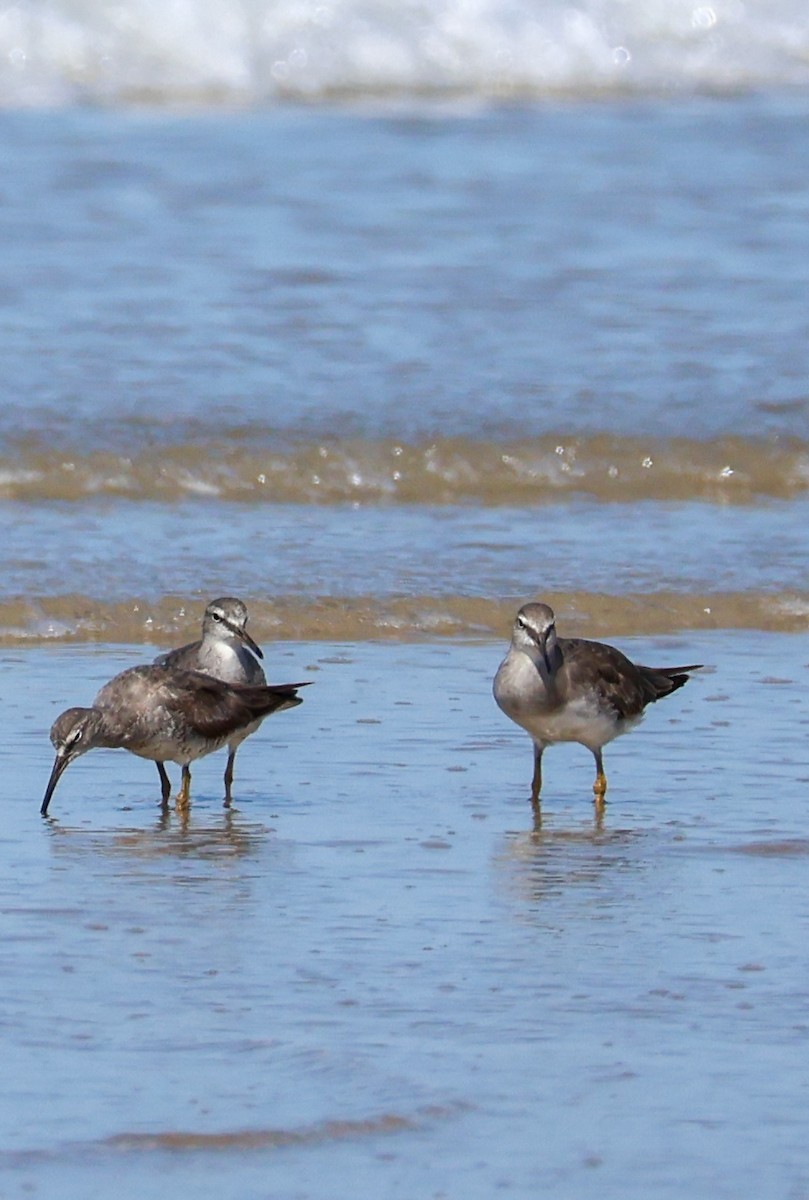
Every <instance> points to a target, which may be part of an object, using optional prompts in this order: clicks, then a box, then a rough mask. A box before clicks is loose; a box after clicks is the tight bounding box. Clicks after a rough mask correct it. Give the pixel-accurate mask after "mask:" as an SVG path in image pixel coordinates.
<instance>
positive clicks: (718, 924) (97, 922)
mask: <svg viewBox="0 0 809 1200" xmlns="http://www.w3.org/2000/svg"><path fill="white" fill-rule="evenodd" d="M621 645H622V646H623V647H624V648H626V649H627V650H629V652H630V653H632V654H633V655H634V656H635V657H637V658H640V659H641V660H646V661H654V660H656V659H657V660H660V659H668V658H670V657H671V656H672V655H675V656H677V655H679V656H680V657H682V655H683V654H685V656H686V658H688V659H693V658H695V657H696V658H701V659H702V660H703V661H705V662H706V663H708V664H710V667H711V670H710V671H707V672H705V673H703V675H702V676H701V677H698V678H695V679H694V680H693V681H692V682H691V683H690V684H689V685H688V687H687V689H685V690H684V691H683V692H680V693H678V694H677V695H676V696H674V697H672V698H671V699H669V700H668V701H666V702H664V703H661V704H660V705H658V706H656V707H655V708H654V709H653V710H652V711H651V712H650V713H649V715H648V717H647V719H646V722H645V724H644V726H643V727H642V728H641V729H639V730H636V731H634V732H633V733H632V734H631V735H629V736H627V737H626V738H623V739H619V741H618V742H617V743H614V744H613V745H611V746H610V747H608V749H607V753H606V766H607V772H608V775H609V779H610V792H609V796H608V799H609V803H608V806H607V811H606V816H605V818H604V821H603V824H602V825H600V826H599V825H597V824H596V822H595V820H594V814H593V806H592V800H591V792H590V787H591V783H592V779H591V773H592V761H591V758H590V755H589V754H588V753H587V752H586V751H584V750H583V749H581V748H580V747H566V748H561V747H560V748H556V749H555V750H554V751H552V752H549V754H548V756H547V764H546V779H545V786H546V796H545V805H544V814H543V821H542V824H541V826H540V827H535V826H534V823H533V820H532V816H531V810H530V805H529V803H528V801H527V790H528V784H529V779H530V769H531V752H530V744H529V742H528V739H527V738H526V737H525V735H524V734H522V733H521V732H520V731H519V730H517V729H516V728H515V727H513V726H511V725H510V724H509V723H508V722H507V721H506V720H505V718H503V717H502V716H501V714H500V713H499V712H498V711H497V709H496V708H495V706H494V704H493V701H492V700H491V697H490V693H489V688H490V679H491V675H492V672H493V670H494V669H495V667H496V665H497V662H498V661H499V658H500V656H501V654H502V651H503V646H502V644H500V643H491V642H487V643H485V644H481V643H477V644H475V643H467V642H461V641H456V642H452V643H444V644H440V643H434V644H424V645H398V646H396V645H394V646H391V645H387V646H383V645H376V644H373V643H362V644H349V643H345V644H337V645H333V646H329V645H324V644H317V645H305V644H291V645H286V646H284V647H283V648H282V647H280V646H278V647H275V648H272V651H271V653H272V659H273V674H274V675H275V676H276V677H281V676H287V675H290V676H292V675H294V676H295V677H296V678H297V677H299V676H301V675H302V676H303V677H306V676H307V675H309V676H310V677H312V678H314V679H315V680H316V686H314V687H312V688H311V689H309V690H308V692H307V695H306V701H305V704H304V705H303V706H302V707H301V708H299V709H297V710H294V711H292V712H288V713H283V714H280V715H279V716H278V717H276V718H273V719H272V720H271V721H268V722H267V723H266V724H265V725H264V727H263V729H262V730H261V731H260V733H259V734H258V735H256V736H255V737H254V738H252V739H251V740H250V741H249V742H248V743H246V745H245V746H243V747H242V749H241V751H240V754H239V759H238V761H237V784H236V795H237V804H236V807H235V809H234V810H233V811H231V812H229V813H227V812H225V811H224V810H223V809H222V808H221V806H220V803H221V782H222V778H221V772H222V769H223V767H224V760H223V756H221V755H220V756H216V757H215V758H209V759H207V760H204V761H203V762H201V763H198V764H197V766H196V769H195V771H194V792H193V794H194V802H193V805H192V809H191V812H190V815H189V816H188V818H187V819H181V818H180V817H178V816H177V815H176V814H175V813H174V812H172V813H171V814H170V815H169V816H168V817H164V816H161V814H160V810H159V806H158V800H159V790H158V787H157V774H156V772H155V771H154V770H153V768H152V766H151V764H150V763H145V762H142V761H140V760H137V759H135V758H134V757H131V756H128V755H126V754H123V753H121V752H106V751H105V752H97V753H93V754H91V755H89V756H87V757H86V758H83V759H81V760H80V761H79V762H77V763H76V764H74V765H73V766H72V767H71V768H70V769H69V770H68V771H67V773H66V774H65V776H64V778H63V779H62V781H61V783H60V785H59V788H58V790H57V792H56V795H55V797H54V801H53V804H52V808H51V813H52V818H51V819H49V820H45V821H43V820H42V819H41V818H40V817H39V816H38V811H37V810H38V803H39V800H40V798H41V793H42V790H43V788H44V784H45V781H46V779H47V775H48V771H49V768H50V761H51V751H50V746H49V745H48V742H47V737H46V730H47V726H48V724H49V722H50V720H51V719H52V717H53V716H54V715H55V713H56V712H57V711H59V710H60V709H61V708H62V707H64V706H66V705H67V704H68V703H74V702H81V701H82V700H86V699H88V698H89V697H91V696H92V694H93V693H94V691H95V689H96V687H97V686H98V683H99V682H100V681H101V680H102V679H104V678H106V677H107V676H108V675H110V674H111V673H112V672H113V671H114V670H116V669H119V668H121V667H123V666H124V665H126V664H128V663H132V662H134V661H138V659H139V656H141V654H142V649H141V648H139V647H132V648H127V647H115V646H105V647H92V648H88V647H76V648H70V649H63V648H62V649H60V648H32V649H28V650H18V651H11V650H6V651H5V652H4V655H3V667H4V670H3V672H2V676H1V677H0V679H1V680H2V682H1V683H0V688H2V695H3V709H4V713H5V718H6V722H7V736H6V738H5V739H4V743H3V746H2V748H1V749H0V757H1V758H2V766H3V769H4V771H5V774H6V780H7V783H6V823H5V827H4V830H5V831H4V835H3V857H4V862H5V867H4V871H3V874H2V879H0V908H1V909H2V920H3V927H4V937H3V941H2V950H1V951H0V953H2V957H3V977H4V980H5V985H4V995H3V1000H2V1006H1V1011H2V1017H1V1019H2V1025H3V1029H4V1046H5V1048H4V1072H3V1076H4V1080H3V1084H2V1091H3V1093H4V1099H3V1103H2V1104H0V1181H1V1182H0V1190H2V1191H3V1194H6V1195H15V1196H16V1195H22V1194H24V1193H25V1192H28V1191H30V1190H35V1191H36V1190H39V1191H43V1192H45V1191H47V1192H49V1193H50V1192H53V1191H54V1190H55V1189H56V1190H58V1192H59V1195H60V1196H63V1197H65V1198H66V1200H69V1198H70V1197H72V1196H77V1197H78V1196H81V1197H86V1196H88V1195H102V1194H107V1193H108V1192H109V1190H110V1188H111V1187H112V1186H113V1180H114V1181H115V1183H114V1186H115V1189H116V1191H117V1192H118V1194H120V1195H122V1196H124V1197H126V1196H129V1195H132V1196H138V1197H139V1198H140V1197H151V1196H155V1197H156V1196H158V1195H163V1194H165V1187H166V1179H167V1177H168V1178H170V1180H171V1182H172V1186H173V1187H175V1188H179V1189H180V1190H181V1191H183V1192H184V1193H185V1192H190V1191H192V1190H193V1191H194V1192H195V1194H198V1195H199V1196H201V1197H207V1196H210V1197H214V1196H216V1197H221V1196H223V1195H224V1196H229V1195H233V1196H237V1195H238V1196H245V1195H266V1194H270V1193H271V1194H272V1195H273V1196H278V1197H290V1198H291V1197H293V1196H294V1197H304V1196H305V1197H315V1198H318V1200H320V1198H321V1197H337V1196H340V1195H344V1194H345V1190H346V1187H349V1188H350V1190H351V1191H352V1193H356V1194H368V1195H370V1194H378V1193H380V1192H384V1193H385V1194H386V1195H392V1196H402V1197H405V1196H412V1195H414V1194H415V1195H425V1196H426V1195H430V1196H438V1195H447V1196H461V1195H463V1196H472V1197H477V1196H480V1197H484V1196H490V1195H491V1194H492V1192H493V1191H494V1190H503V1191H505V1192H507V1193H508V1192H511V1193H513V1194H517V1195H529V1194H536V1192H537V1191H538V1190H540V1189H544V1190H550V1191H552V1192H553V1193H554V1194H556V1195H576V1196H583V1197H587V1196H590V1195H593V1196H595V1195H598V1196H600V1197H605V1196H606V1197H611V1196H615V1197H619V1196H620V1197H624V1196H627V1195H630V1196H635V1195H637V1196H639V1197H640V1196H648V1195H649V1194H650V1192H654V1194H655V1195H659V1196H665V1197H672V1198H674V1197H677V1198H679V1197H686V1196H688V1195H693V1194H694V1193H695V1192H697V1193H699V1194H706V1195H707V1194H710V1195H716V1196H728V1197H730V1196H734V1197H738V1196H750V1197H753V1196H755V1197H759V1196H761V1195H762V1194H769V1195H801V1194H802V1193H803V1191H805V1190H806V1187H807V1183H809V1160H807V1156H806V1150H805V1145H806V1134H807V1119H806V1115H805V1109H806V1105H805V1103H804V1100H805V1094H806V1082H805V1072H804V1070H803V1057H802V1050H803V1046H804V1042H805V1038H806V1010H807V1001H808V1000H809V995H808V994H807V988H806V972H805V969H804V968H805V961H806V951H805V945H806V929H807V921H808V920H809V908H808V907H807V902H806V886H805V883H806V869H807V861H809V838H807V836H806V827H805V793H806V786H807V781H808V780H809V758H808V757H807V752H806V744H807V743H806V733H807V724H809V708H808V707H807V700H806V689H805V674H806V668H807V665H809V639H807V637H806V635H791V636H788V635H776V634H766V633H761V632H758V633H717V632H711V633H700V634H698V635H692V636H690V637H688V638H685V639H682V638H671V637H667V638H665V639H637V640H634V641H633V640H629V641H623V640H622V641H621ZM765 714H766V715H765Z"/></svg>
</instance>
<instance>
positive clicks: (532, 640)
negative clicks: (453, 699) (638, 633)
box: [493, 603, 701, 809]
mask: <svg viewBox="0 0 809 1200" xmlns="http://www.w3.org/2000/svg"><path fill="white" fill-rule="evenodd" d="M700 665H701V664H696V665H693V666H689V667H642V666H640V664H638V663H633V662H631V661H630V660H629V659H628V658H627V657H626V655H624V654H622V653H621V651H620V650H616V649H615V647H614V646H607V645H605V644H604V643H603V642H589V641H586V640H585V639H584V638H560V637H558V636H557V633H556V621H555V618H554V615H553V609H551V608H550V607H549V606H548V605H547V604H536V603H534V604H524V605H523V607H522V608H521V609H520V611H519V612H518V613H517V617H516V620H515V622H514V628H513V631H512V636H511V646H510V647H509V651H508V654H507V655H506V657H505V658H504V659H503V661H502V663H501V664H500V667H499V669H498V671H497V674H496V675H495V677H494V689H493V690H494V698H495V700H496V701H497V704H498V705H499V706H500V708H501V709H502V710H503V712H504V713H505V714H506V716H507V717H511V719H512V721H515V722H516V723H517V724H518V725H521V726H522V727H523V729H525V730H527V732H528V733H529V734H530V735H531V738H532V740H533V743H534V776H533V780H532V782H531V803H532V804H533V806H534V808H535V809H537V808H538V807H539V793H540V790H541V788H542V753H543V751H544V750H545V748H546V747H547V746H551V745H553V744H554V743H555V742H579V743H580V744H581V745H582V746H586V747H587V749H588V750H590V751H591V753H592V754H593V757H594V758H595V762H596V777H595V782H594V784H593V792H594V794H595V802H596V805H597V806H598V807H599V808H600V807H602V806H603V804H604V795H605V793H606V791H607V777H606V775H605V774H604V764H603V762H602V758H601V750H602V747H604V746H605V745H606V744H607V742H611V741H612V739H613V738H616V737H618V736H619V735H620V734H622V733H626V732H628V730H630V729H632V728H633V727H634V726H635V725H637V724H638V723H639V722H640V721H641V720H642V719H643V715H644V709H645V708H646V706H647V704H652V703H654V701H655V700H660V699H662V698H663V696H668V695H670V694H671V693H672V692H676V691H677V689H678V688H681V687H682V686H683V684H684V683H687V682H688V677H689V672H691V671H696V670H699V666H700Z"/></svg>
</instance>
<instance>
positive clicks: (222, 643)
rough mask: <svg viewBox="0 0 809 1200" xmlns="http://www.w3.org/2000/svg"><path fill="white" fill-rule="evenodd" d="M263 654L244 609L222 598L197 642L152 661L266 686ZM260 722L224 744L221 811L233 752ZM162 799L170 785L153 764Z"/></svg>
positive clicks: (210, 611) (205, 621)
mask: <svg viewBox="0 0 809 1200" xmlns="http://www.w3.org/2000/svg"><path fill="white" fill-rule="evenodd" d="M263 657H264V654H263V652H262V650H261V647H260V646H258V645H256V643H255V642H254V641H253V639H252V638H251V636H250V634H249V633H248V632H247V606H246V605H245V604H244V602H243V601H241V600H239V599H237V598H236V597H235V596H223V597H221V599H219V600H212V601H211V603H210V604H209V605H208V607H207V608H206V609H205V614H204V616H203V618H202V637H201V638H200V640H199V641H198V642H190V643H189V644H188V645H187V646H179V647H178V648H177V649H176V650H169V651H168V652H167V653H166V654H161V655H160V656H159V657H158V658H156V659H155V662H156V663H157V664H158V665H159V666H163V667H173V668H174V669H176V670H182V671H203V672H204V673H205V674H206V675H213V677H214V679H221V680H223V681H224V682H225V683H239V684H250V685H262V684H266V682H267V680H266V678H265V676H264V672H263V670H262V669H261V665H260V663H259V661H258V660H259V659H260V658H263ZM260 724H261V719H259V720H257V721H255V722H253V723H252V724H251V725H249V726H248V727H247V728H246V729H243V730H240V731H239V732H238V733H234V735H233V737H232V738H231V739H230V741H229V742H228V761H227V766H226V767H225V808H230V804H231V799H232V795H231V789H232V787H233V765H234V763H235V761H236V751H237V750H238V748H239V746H241V744H242V742H243V741H244V739H245V738H247V737H249V736H250V734H251V733H255V732H256V730H257V729H258V727H259V725H260ZM157 770H158V774H159V775H160V786H161V789H162V791H163V798H164V799H168V797H169V796H170V795H171V784H170V783H169V778H168V775H167V774H166V770H165V768H164V766H163V764H162V762H158V764H157Z"/></svg>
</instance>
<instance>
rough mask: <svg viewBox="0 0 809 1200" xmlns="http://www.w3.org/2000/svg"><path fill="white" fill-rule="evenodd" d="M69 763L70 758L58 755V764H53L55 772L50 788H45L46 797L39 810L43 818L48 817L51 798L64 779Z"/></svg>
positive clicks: (50, 780)
mask: <svg viewBox="0 0 809 1200" xmlns="http://www.w3.org/2000/svg"><path fill="white" fill-rule="evenodd" d="M69 762H70V759H69V758H67V757H65V756H63V755H59V754H57V756H56V762H55V763H54V764H53V770H52V771H51V777H50V779H49V780H48V786H47V787H46V788H45V796H44V799H43V801H42V807H41V808H40V810H39V811H40V813H41V814H42V816H43V817H45V816H47V815H48V805H49V804H50V802H51V796H52V795H53V793H54V792H55V791H56V785H57V783H58V782H59V780H60V779H61V778H62V774H63V772H64V769H65V767H66V766H67V764H68V763H69Z"/></svg>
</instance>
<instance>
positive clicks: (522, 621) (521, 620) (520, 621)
mask: <svg viewBox="0 0 809 1200" xmlns="http://www.w3.org/2000/svg"><path fill="white" fill-rule="evenodd" d="M517 624H518V625H519V627H520V629H525V618H524V617H517Z"/></svg>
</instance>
